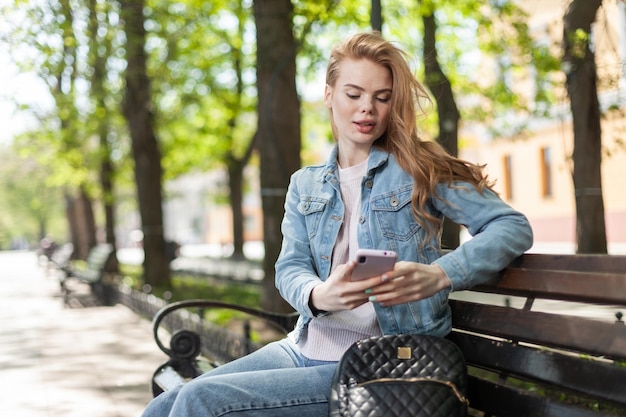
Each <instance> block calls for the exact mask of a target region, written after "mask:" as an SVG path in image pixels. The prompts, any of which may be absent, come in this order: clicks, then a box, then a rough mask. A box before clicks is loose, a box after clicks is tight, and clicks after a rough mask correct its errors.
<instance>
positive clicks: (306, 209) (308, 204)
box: [298, 197, 328, 239]
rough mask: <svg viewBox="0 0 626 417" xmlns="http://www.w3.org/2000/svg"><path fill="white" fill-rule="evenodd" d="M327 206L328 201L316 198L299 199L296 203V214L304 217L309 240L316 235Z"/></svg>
mask: <svg viewBox="0 0 626 417" xmlns="http://www.w3.org/2000/svg"><path fill="white" fill-rule="evenodd" d="M327 205H328V200H325V199H321V198H318V197H301V198H300V202H299V203H298V212H299V213H300V214H302V216H304V221H305V223H306V230H307V234H308V236H309V239H310V238H312V237H313V236H315V235H316V234H317V229H318V227H319V224H320V220H321V218H322V214H323V213H324V210H325V209H326V206H327Z"/></svg>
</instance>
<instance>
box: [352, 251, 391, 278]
mask: <svg viewBox="0 0 626 417" xmlns="http://www.w3.org/2000/svg"><path fill="white" fill-rule="evenodd" d="M397 259H398V255H397V254H396V253H395V252H394V251H392V250H380V249H358V250H357V252H356V268H354V271H352V281H358V280H362V279H366V278H371V277H375V276H378V275H382V274H384V273H385V272H389V271H392V270H393V266H394V264H395V263H396V260H397Z"/></svg>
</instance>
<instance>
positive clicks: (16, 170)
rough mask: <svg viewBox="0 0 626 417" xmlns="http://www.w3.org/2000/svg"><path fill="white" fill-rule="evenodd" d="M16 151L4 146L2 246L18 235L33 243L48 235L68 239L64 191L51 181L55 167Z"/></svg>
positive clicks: (0, 158) (0, 157) (0, 156)
mask: <svg viewBox="0 0 626 417" xmlns="http://www.w3.org/2000/svg"><path fill="white" fill-rule="evenodd" d="M14 155H15V153H14V151H13V150H12V149H10V148H8V147H2V148H0V195H2V199H1V200H0V230H1V232H0V250H1V249H7V248H8V247H9V244H10V242H11V241H13V240H15V239H18V238H24V239H26V240H27V241H28V242H29V243H30V245H31V246H33V247H34V246H36V245H37V244H38V243H39V240H40V239H42V238H43V237H45V236H50V237H52V238H53V239H54V240H57V241H59V242H61V241H65V239H66V238H67V230H65V227H64V222H63V214H64V213H63V208H64V207H63V194H62V191H61V189H60V188H59V187H56V186H54V185H53V184H52V182H51V177H52V169H51V168H50V167H49V166H46V165H42V164H40V163H39V162H38V161H37V160H36V159H34V158H28V157H27V158H22V157H15V156H14Z"/></svg>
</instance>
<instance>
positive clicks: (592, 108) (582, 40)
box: [563, 0, 607, 253]
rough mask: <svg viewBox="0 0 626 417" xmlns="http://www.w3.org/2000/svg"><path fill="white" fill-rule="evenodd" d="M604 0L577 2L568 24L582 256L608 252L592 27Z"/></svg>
mask: <svg viewBox="0 0 626 417" xmlns="http://www.w3.org/2000/svg"><path fill="white" fill-rule="evenodd" d="M601 4H602V0H574V1H572V3H571V4H570V6H569V7H568V9H567V12H566V13H565V17H564V25H563V46H564V47H563V49H564V51H563V68H564V71H565V74H566V76H567V78H566V86H567V94H568V96H569V99H570V109H571V111H572V119H573V125H574V151H573V157H572V159H573V162H574V168H573V171H574V172H573V181H574V195H575V199H576V243H577V250H576V252H577V253H607V242H606V226H605V222H604V202H603V198H602V174H601V166H602V132H601V128H600V104H599V102H598V91H597V74H596V66H595V62H594V60H595V57H594V53H593V51H592V50H591V48H590V46H589V41H590V38H591V37H590V33H591V24H592V23H593V21H594V20H595V16H596V12H597V11H598V9H599V8H600V6H601Z"/></svg>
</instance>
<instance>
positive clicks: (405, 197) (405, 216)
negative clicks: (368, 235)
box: [371, 185, 421, 241]
mask: <svg viewBox="0 0 626 417" xmlns="http://www.w3.org/2000/svg"><path fill="white" fill-rule="evenodd" d="M412 188H413V187H412V186H410V185H408V186H404V187H402V188H399V189H397V190H394V191H391V192H388V193H385V194H381V195H379V196H376V197H373V198H372V200H371V208H372V211H373V212H374V216H375V218H376V220H377V222H378V225H379V227H380V231H381V233H382V235H383V236H384V237H385V238H388V239H394V240H400V241H407V240H409V239H411V238H412V237H414V236H415V234H416V233H417V232H418V230H419V229H421V227H420V225H419V224H417V222H416V221H415V217H414V216H413V209H412V207H411V191H412Z"/></svg>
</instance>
